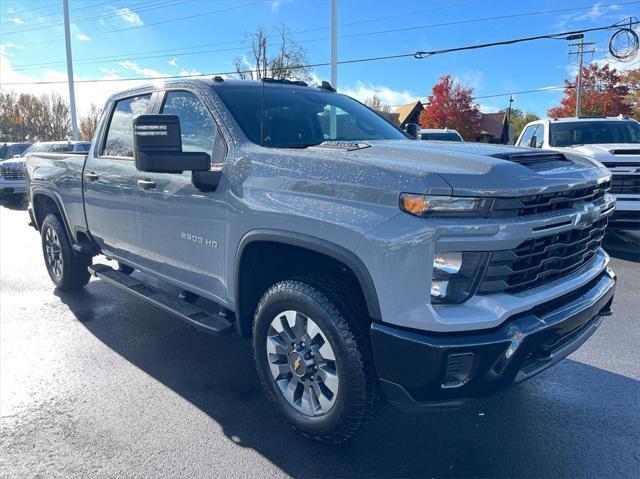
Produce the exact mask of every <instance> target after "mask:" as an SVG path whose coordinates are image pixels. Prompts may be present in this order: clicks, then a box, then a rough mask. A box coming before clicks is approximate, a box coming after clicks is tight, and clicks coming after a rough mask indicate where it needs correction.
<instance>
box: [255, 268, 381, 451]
mask: <svg viewBox="0 0 640 479" xmlns="http://www.w3.org/2000/svg"><path fill="white" fill-rule="evenodd" d="M313 284H314V286H312V285H311V284H309V283H307V282H305V281H304V279H302V280H301V281H283V282H281V283H278V284H276V285H274V286H273V287H272V288H270V289H269V290H268V291H267V292H266V293H265V295H264V296H263V297H262V299H261V300H260V303H259V304H258V308H257V310H256V314H255V321H254V329H253V347H254V355H255V360H256V366H257V369H258V375H259V377H260V381H261V383H262V385H263V387H264V388H265V390H266V392H267V394H268V396H269V397H270V399H271V401H272V402H273V404H274V405H275V407H276V409H277V410H278V412H279V413H280V414H281V415H282V416H283V417H284V419H285V420H286V421H287V422H288V423H289V425H290V426H291V427H293V428H294V429H295V430H297V431H298V432H301V433H302V434H304V435H305V436H307V437H310V438H313V439H316V440H319V441H322V442H327V443H334V444H335V443H340V442H342V441H345V440H347V439H349V438H350V437H351V436H352V435H353V434H354V433H355V432H356V431H357V430H358V429H359V428H360V427H361V426H362V425H363V424H364V423H365V422H366V421H367V420H368V419H369V417H370V416H371V413H372V411H373V408H374V404H375V399H376V397H375V375H374V372H373V361H372V359H371V353H370V351H369V346H368V344H369V343H368V341H367V339H366V337H364V334H363V333H362V332H361V331H363V330H364V328H361V326H360V324H358V323H357V321H362V320H363V319H365V318H364V317H358V313H357V312H358V311H361V308H353V307H350V305H349V304H347V303H346V302H345V301H343V300H341V298H340V297H339V296H337V295H333V294H331V288H329V287H327V288H323V285H322V282H320V283H315V282H313ZM355 297H356V295H354V299H353V300H354V301H355Z"/></svg>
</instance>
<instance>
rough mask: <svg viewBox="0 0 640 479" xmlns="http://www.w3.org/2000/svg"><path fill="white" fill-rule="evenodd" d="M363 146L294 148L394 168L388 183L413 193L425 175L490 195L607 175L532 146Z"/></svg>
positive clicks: (585, 162) (456, 191)
mask: <svg viewBox="0 0 640 479" xmlns="http://www.w3.org/2000/svg"><path fill="white" fill-rule="evenodd" d="M365 145H366V146H364V145H363V146H364V147H362V148H357V149H351V150H349V149H348V148H344V149H340V148H325V147H323V146H322V145H320V146H318V147H311V148H307V149H306V150H295V154H296V156H297V157H298V158H300V156H301V155H302V156H307V155H308V156H313V157H314V161H320V162H323V161H327V162H328V163H331V164H335V162H336V161H338V162H341V163H342V164H344V165H349V164H356V165H357V166H358V170H360V171H367V170H370V171H375V172H378V173H379V174H381V173H386V174H391V173H395V174H397V175H399V177H400V178H404V184H403V182H401V181H400V182H396V184H395V185H394V184H391V185H388V186H389V187H391V188H394V187H395V188H398V189H400V190H401V191H405V192H413V193H421V192H423V189H424V187H423V188H422V189H420V187H419V184H417V183H419V182H420V181H421V179H425V178H428V177H429V175H431V176H433V175H437V176H439V177H440V178H442V179H443V180H444V181H445V182H446V183H447V184H448V185H449V187H450V194H453V195H458V196H494V197H500V196H502V197H511V196H522V195H531V194H539V193H545V192H554V191H562V190H564V189H567V188H572V187H577V186H584V185H586V184H592V183H596V182H597V181H598V180H601V179H603V178H606V177H608V176H609V172H608V171H607V170H606V168H604V167H603V166H602V165H598V164H597V163H594V162H592V161H590V160H589V159H586V158H581V157H579V156H573V155H572V156H571V158H568V157H563V156H562V155H558V153H557V152H549V151H544V152H543V151H540V150H535V149H531V148H519V147H513V146H497V145H487V144H482V143H468V142H465V143H460V142H450V143H447V142H438V143H431V142H426V141H412V140H397V141H396V140H394V141H371V142H366V143H365ZM531 155H537V156H535V158H536V159H535V161H531V158H532V157H531ZM553 155H555V157H554V156H553ZM545 157H546V159H545ZM522 158H526V159H527V160H526V161H522ZM549 158H551V159H552V160H553V158H555V159H556V160H555V161H549ZM558 159H560V160H561V161H558ZM538 160H539V161H538ZM431 183H434V179H433V178H431ZM429 192H430V193H432V194H433V191H429Z"/></svg>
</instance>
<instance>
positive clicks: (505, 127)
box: [476, 111, 515, 145]
mask: <svg viewBox="0 0 640 479" xmlns="http://www.w3.org/2000/svg"><path fill="white" fill-rule="evenodd" d="M480 128H481V131H480V136H479V137H478V138H476V141H482V142H485V143H498V144H502V145H509V144H512V143H513V141H514V140H515V138H513V133H514V128H513V125H510V124H509V123H508V122H507V112H506V111H500V112H498V113H480Z"/></svg>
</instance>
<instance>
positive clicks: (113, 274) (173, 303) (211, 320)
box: [89, 264, 233, 336]
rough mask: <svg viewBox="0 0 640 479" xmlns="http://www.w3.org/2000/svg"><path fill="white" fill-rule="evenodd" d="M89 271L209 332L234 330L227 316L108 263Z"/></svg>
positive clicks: (90, 267)
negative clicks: (140, 279)
mask: <svg viewBox="0 0 640 479" xmlns="http://www.w3.org/2000/svg"><path fill="white" fill-rule="evenodd" d="M89 272H90V273H91V274H92V275H93V276H95V277H97V278H100V279H102V280H103V281H106V282H107V283H109V284H112V285H114V286H117V287H118V288H120V289H123V290H125V291H128V292H129V293H131V294H133V295H134V296H137V297H139V298H141V299H144V300H146V301H148V302H150V303H152V304H155V305H156V306H158V307H159V308H161V309H164V310H165V311H167V312H169V313H172V314H174V315H175V316H177V317H179V318H180V319H183V320H185V321H187V322H189V323H191V324H192V325H193V326H195V327H197V328H200V329H203V330H205V331H206V332H208V333H212V334H216V335H218V336H222V335H224V334H229V333H230V332H231V331H232V330H233V324H232V323H231V322H230V321H229V320H228V319H227V318H224V317H222V316H220V315H218V314H214V313H209V312H207V311H205V310H203V309H201V308H199V307H197V306H195V305H193V304H191V303H188V302H186V301H183V300H181V299H180V298H177V297H175V296H171V295H170V294H167V293H165V292H163V291H160V290H158V289H155V288H153V287H151V286H149V285H147V284H144V283H142V282H141V281H138V280H137V279H136V278H133V277H131V276H129V275H127V274H124V273H121V272H120V271H118V270H115V269H113V268H111V267H110V266H107V265H106V264H93V265H90V266H89Z"/></svg>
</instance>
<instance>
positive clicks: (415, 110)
mask: <svg viewBox="0 0 640 479" xmlns="http://www.w3.org/2000/svg"><path fill="white" fill-rule="evenodd" d="M422 110H424V105H423V104H422V102H421V101H420V100H416V101H414V102H411V103H407V104H406V105H402V106H399V107H397V108H396V113H397V115H398V120H397V121H398V126H400V128H404V127H405V126H407V123H420V112H421V111H422Z"/></svg>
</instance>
